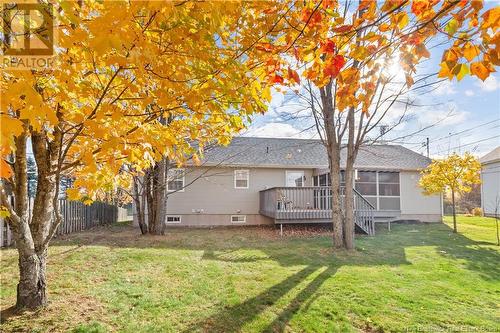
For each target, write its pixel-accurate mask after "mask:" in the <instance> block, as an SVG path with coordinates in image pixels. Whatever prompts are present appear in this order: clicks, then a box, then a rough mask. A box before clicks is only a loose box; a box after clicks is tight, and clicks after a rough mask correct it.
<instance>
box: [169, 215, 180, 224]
mask: <svg viewBox="0 0 500 333" xmlns="http://www.w3.org/2000/svg"><path fill="white" fill-rule="evenodd" d="M169 217H172V218H178V219H179V221H169V220H168V218H169ZM181 222H182V216H180V215H167V219H166V220H165V223H168V224H176V223H181Z"/></svg>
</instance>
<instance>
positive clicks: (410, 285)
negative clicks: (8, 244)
mask: <svg viewBox="0 0 500 333" xmlns="http://www.w3.org/2000/svg"><path fill="white" fill-rule="evenodd" d="M446 222H447V224H433V225H422V224H413V225H400V224H398V225H394V224H393V225H392V230H391V232H388V231H387V230H386V229H385V227H384V226H381V227H380V230H378V231H377V235H376V236H374V237H363V236H360V237H357V242H356V246H357V251H356V252H354V253H347V252H342V251H333V250H332V249H331V247H330V244H331V242H330V238H329V236H328V235H327V234H326V233H323V234H318V235H310V234H309V235H307V234H306V235H295V236H286V237H284V238H280V237H279V235H278V232H277V231H275V230H270V229H265V228H240V229H236V228H234V229H205V230H200V229H175V230H173V231H171V232H170V233H169V234H168V235H166V236H163V237H162V236H155V237H152V236H140V235H139V234H138V230H137V229H134V228H132V227H130V226H126V225H115V226H112V227H107V228H102V229H98V230H94V231H92V232H85V233H79V234H74V235H71V236H67V237H65V238H64V239H60V240H57V241H54V242H53V243H52V245H51V247H50V258H49V266H48V280H49V293H50V300H51V303H50V306H49V307H48V308H47V309H44V310H41V311H39V312H37V313H24V314H22V315H14V314H12V313H11V311H10V310H6V311H3V314H2V321H3V322H2V327H1V331H2V332H58V331H61V332H66V331H74V332H106V331H118V332H193V331H194V332H196V331H198V332H240V331H242V332H392V331H409V332H412V331H413V332H416V331H418V332H430V331H438V330H445V329H446V330H447V332H452V331H461V332H463V331H465V330H467V329H469V330H471V331H472V330H473V331H474V332H476V331H481V332H492V331H498V330H500V324H499V323H500V311H499V305H500V280H499V279H500V265H499V264H500V250H499V247H497V246H496V245H494V244H495V242H496V233H495V224H494V220H493V219H486V218H468V217H460V219H459V224H458V228H459V234H453V233H452V232H451V229H450V226H449V223H450V219H448V218H447V219H446ZM1 256H2V260H1V261H2V265H1V272H0V274H1V282H2V285H1V292H0V295H1V304H0V305H1V307H2V309H4V310H5V309H7V308H9V307H10V306H12V305H13V304H14V303H15V286H16V283H17V274H18V271H17V254H16V251H15V250H14V249H7V250H2V251H1Z"/></svg>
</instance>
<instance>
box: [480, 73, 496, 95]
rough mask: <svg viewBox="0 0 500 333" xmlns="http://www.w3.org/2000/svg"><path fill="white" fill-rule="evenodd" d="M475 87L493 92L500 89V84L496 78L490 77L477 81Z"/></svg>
mask: <svg viewBox="0 0 500 333" xmlns="http://www.w3.org/2000/svg"><path fill="white" fill-rule="evenodd" d="M476 85H477V86H478V87H479V88H481V90H483V91H495V90H497V89H500V82H498V80H497V78H496V77H495V76H493V75H490V76H489V77H488V78H487V79H486V80H484V81H480V80H479V81H477V82H476Z"/></svg>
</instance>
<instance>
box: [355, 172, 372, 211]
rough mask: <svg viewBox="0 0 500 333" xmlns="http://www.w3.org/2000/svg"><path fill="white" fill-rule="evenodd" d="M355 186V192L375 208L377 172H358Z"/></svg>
mask: <svg viewBox="0 0 500 333" xmlns="http://www.w3.org/2000/svg"><path fill="white" fill-rule="evenodd" d="M355 184H356V190H357V191H358V192H359V193H361V195H363V197H365V199H366V200H368V201H369V202H370V203H371V204H372V205H373V207H375V208H377V172H376V171H359V172H358V179H357V180H356V181H355Z"/></svg>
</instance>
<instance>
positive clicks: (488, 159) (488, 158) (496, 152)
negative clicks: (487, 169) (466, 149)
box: [479, 146, 500, 164]
mask: <svg viewBox="0 0 500 333" xmlns="http://www.w3.org/2000/svg"><path fill="white" fill-rule="evenodd" d="M496 161H500V146H498V147H496V148H495V149H493V150H492V151H490V152H489V153H488V154H486V155H484V156H483V157H481V158H480V159H479V162H481V164H487V163H492V162H496Z"/></svg>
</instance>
